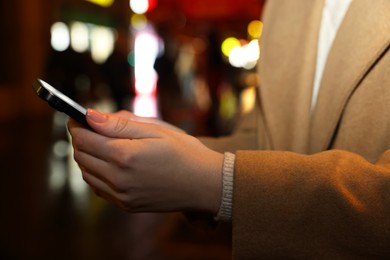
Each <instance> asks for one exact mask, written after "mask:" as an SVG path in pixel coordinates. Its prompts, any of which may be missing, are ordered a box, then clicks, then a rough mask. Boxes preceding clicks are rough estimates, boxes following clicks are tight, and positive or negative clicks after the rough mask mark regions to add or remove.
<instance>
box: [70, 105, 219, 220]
mask: <svg viewBox="0 0 390 260" xmlns="http://www.w3.org/2000/svg"><path fill="white" fill-rule="evenodd" d="M128 115H130V117H129V116H128ZM133 116H134V115H133V114H131V113H124V112H120V113H115V114H105V113H100V112H97V111H94V110H88V113H87V121H88V124H89V125H90V127H91V128H92V129H93V130H94V131H95V132H93V131H90V130H88V129H86V128H83V127H81V126H80V125H79V124H77V123H76V122H75V121H74V120H70V121H69V123H68V127H69V131H70V134H71V136H72V144H73V147H74V158H75V160H76V162H77V163H78V164H79V166H80V168H81V170H82V175H83V178H84V180H85V181H86V182H87V183H88V184H89V185H90V186H91V187H92V188H93V189H94V191H95V192H96V193H97V194H98V195H99V196H101V197H103V198H105V199H107V200H109V201H112V202H114V203H115V204H117V205H118V206H120V207H121V208H123V209H125V210H127V211H129V212H164V211H181V210H197V211H207V212H210V213H213V214H216V213H217V211H218V208H219V204H220V201H221V189H222V187H221V186H222V184H221V182H222V176H221V171H222V164H223V155H222V154H220V153H217V152H215V151H212V150H210V149H209V148H207V147H206V146H204V145H203V144H202V143H200V142H199V141H198V140H197V139H196V138H194V137H192V136H189V135H186V134H184V133H183V132H181V131H178V130H177V129H169V128H166V127H164V126H163V125H161V124H156V123H154V122H155V121H156V119H147V120H153V122H151V121H147V120H145V121H142V120H143V119H142V118H139V117H138V120H136V119H134V117H133ZM160 122H161V121H160Z"/></svg>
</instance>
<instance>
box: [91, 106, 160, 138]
mask: <svg viewBox="0 0 390 260" xmlns="http://www.w3.org/2000/svg"><path fill="white" fill-rule="evenodd" d="M86 119H87V122H88V125H89V126H90V127H91V128H92V129H93V130H94V131H96V133H98V134H101V135H104V136H107V137H111V138H123V139H142V138H156V137H161V130H159V128H158V127H157V126H156V125H153V124H147V123H142V122H136V121H133V120H129V119H127V118H124V117H122V116H117V115H114V114H109V113H102V112H98V111H96V110H94V109H88V111H87V115H86Z"/></svg>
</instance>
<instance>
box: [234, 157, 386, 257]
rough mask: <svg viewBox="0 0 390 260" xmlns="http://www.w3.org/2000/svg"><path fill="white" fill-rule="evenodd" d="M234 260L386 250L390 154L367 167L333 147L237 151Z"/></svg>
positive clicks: (381, 252) (380, 254)
mask: <svg viewBox="0 0 390 260" xmlns="http://www.w3.org/2000/svg"><path fill="white" fill-rule="evenodd" d="M233 254H234V257H235V259H259V257H260V256H261V257H265V258H266V259H268V258H284V257H290V258H291V257H292V258H303V259H307V258H309V259H311V258H315V259H334V258H337V259H340V258H342V259H345V258H348V259H349V258H353V259H357V258H359V259H360V258H361V257H363V258H370V259H372V258H374V257H383V256H389V255H390V151H387V152H385V153H383V154H382V156H381V158H380V159H379V160H378V161H377V163H375V164H372V163H369V162H368V161H366V160H365V159H364V158H362V157H360V156H359V155H356V154H353V153H350V152H346V151H340V150H330V151H326V152H322V153H318V154H315V155H300V154H296V153H291V152H277V151H274V152H272V151H271V152H270V151H238V152H237V153H236V165H235V175H234V197H233Z"/></svg>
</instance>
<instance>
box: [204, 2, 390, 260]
mask: <svg viewBox="0 0 390 260" xmlns="http://www.w3.org/2000/svg"><path fill="white" fill-rule="evenodd" d="M322 5H323V0H294V1H291V0H270V1H268V3H267V5H266V9H265V14H264V17H263V18H262V20H263V22H264V33H263V37H262V41H261V50H262V56H261V62H260V65H259V73H260V79H261V83H260V87H259V102H258V107H257V108H256V110H255V111H254V112H253V113H252V114H251V115H249V116H248V117H247V119H245V120H244V121H243V124H242V127H240V128H238V129H237V132H236V133H235V134H234V135H233V136H232V137H225V138H223V140H211V139H210V140H204V142H205V143H206V144H207V145H209V146H211V147H213V148H214V149H217V150H221V151H225V150H226V149H229V151H232V152H234V151H236V150H239V151H237V152H236V163H235V173H234V192H233V254H234V257H235V258H236V259H267V258H281V259H284V258H298V259H340V258H341V259H360V258H366V259H373V258H380V257H383V258H385V257H386V256H387V257H389V256H390V151H388V150H389V149H390V51H389V48H390V1H388V0H376V1H367V0H354V1H353V2H352V4H351V6H350V9H349V10H348V12H347V14H346V16H345V19H344V21H343V23H342V24H341V27H340V29H339V32H338V35H337V36H336V38H335V42H334V46H333V47H332V49H331V51H330V54H329V58H328V61H327V64H326V67H325V71H324V76H323V80H322V82H321V89H320V94H319V99H318V103H317V107H316V110H315V111H314V114H313V115H312V116H311V115H310V102H311V91H312V85H313V75H314V66H315V57H316V47H317V38H318V30H319V23H320V19H321V10H322ZM221 141H223V142H221ZM226 142H228V144H226ZM222 143H223V145H222Z"/></svg>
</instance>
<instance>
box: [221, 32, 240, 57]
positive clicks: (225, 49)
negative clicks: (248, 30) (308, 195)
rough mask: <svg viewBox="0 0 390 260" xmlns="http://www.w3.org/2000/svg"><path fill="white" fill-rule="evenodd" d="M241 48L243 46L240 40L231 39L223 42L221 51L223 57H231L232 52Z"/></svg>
mask: <svg viewBox="0 0 390 260" xmlns="http://www.w3.org/2000/svg"><path fill="white" fill-rule="evenodd" d="M239 46H241V43H240V40H238V39H237V38H235V37H229V38H226V39H225V40H224V41H223V42H222V46H221V50H222V53H223V55H225V56H226V57H229V55H230V52H231V50H232V49H233V48H235V47H239Z"/></svg>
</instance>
